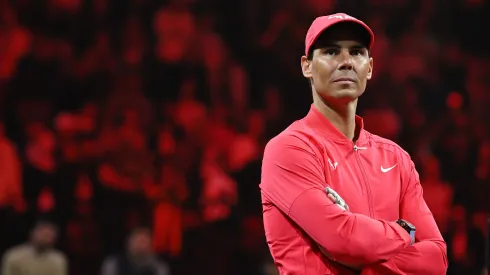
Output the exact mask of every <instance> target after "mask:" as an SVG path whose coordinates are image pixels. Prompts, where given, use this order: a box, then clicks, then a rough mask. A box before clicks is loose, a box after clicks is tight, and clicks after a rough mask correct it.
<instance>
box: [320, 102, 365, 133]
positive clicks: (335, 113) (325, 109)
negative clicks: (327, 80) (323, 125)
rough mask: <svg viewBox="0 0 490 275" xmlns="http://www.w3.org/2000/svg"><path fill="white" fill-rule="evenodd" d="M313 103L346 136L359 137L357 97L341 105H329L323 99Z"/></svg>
mask: <svg viewBox="0 0 490 275" xmlns="http://www.w3.org/2000/svg"><path fill="white" fill-rule="evenodd" d="M313 104H314V105H315V107H316V108H317V110H318V111H320V112H321V113H322V114H323V115H324V116H325V117H326V118H327V119H328V120H329V121H330V123H332V124H333V125H334V126H335V128H337V129H338V130H339V131H340V132H341V133H343V134H344V136H345V137H347V138H348V139H350V140H356V139H357V135H358V131H356V107H357V99H356V100H354V101H351V102H348V103H347V104H344V105H340V106H329V105H328V104H326V103H325V102H324V101H323V100H315V101H314V102H313Z"/></svg>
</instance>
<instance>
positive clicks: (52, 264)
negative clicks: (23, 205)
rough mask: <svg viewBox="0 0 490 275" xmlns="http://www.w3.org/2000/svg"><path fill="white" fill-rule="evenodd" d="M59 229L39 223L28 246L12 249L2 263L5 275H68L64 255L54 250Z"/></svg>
mask: <svg viewBox="0 0 490 275" xmlns="http://www.w3.org/2000/svg"><path fill="white" fill-rule="evenodd" d="M56 237H57V228H56V226H55V225H54V224H52V223H51V222H48V221H45V220H42V221H38V222H37V223H36V225H35V227H34V228H33V230H32V232H31V236H30V240H29V242H28V243H27V244H24V245H20V246H17V247H14V248H12V249H11V250H9V251H8V252H6V253H5V255H4V257H3V261H2V274H3V275H67V274H68V263H67V260H66V258H65V256H64V254H63V253H61V252H59V251H57V250H55V249H53V245H54V243H55V240H56Z"/></svg>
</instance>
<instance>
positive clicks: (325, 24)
mask: <svg viewBox="0 0 490 275" xmlns="http://www.w3.org/2000/svg"><path fill="white" fill-rule="evenodd" d="M342 22H352V23H356V24H358V25H359V26H361V27H362V28H363V29H364V30H365V31H366V32H367V34H368V36H369V43H368V49H371V46H372V45H373V42H374V33H373V31H372V30H371V28H369V27H368V25H366V23H364V22H362V21H361V20H359V19H357V18H354V17H352V16H350V15H347V14H345V13H336V14H331V15H326V16H320V17H317V18H315V20H313V23H311V26H310V28H309V29H308V32H307V33H306V39H305V54H306V55H308V52H309V51H310V48H311V46H312V45H313V43H315V41H316V40H317V38H318V37H319V36H320V34H322V33H323V32H324V31H325V30H326V29H328V28H330V27H331V26H333V25H335V24H338V23H342Z"/></svg>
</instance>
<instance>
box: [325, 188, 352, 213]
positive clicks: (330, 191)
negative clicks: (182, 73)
mask: <svg viewBox="0 0 490 275" xmlns="http://www.w3.org/2000/svg"><path fill="white" fill-rule="evenodd" d="M325 191H326V192H327V197H328V198H329V199H330V200H331V201H332V202H333V203H335V204H336V205H338V206H339V207H340V208H342V209H344V210H347V211H349V206H348V205H347V204H346V203H345V201H344V200H343V199H342V197H340V195H339V194H337V192H335V190H333V189H332V188H330V187H327V188H326V189H325Z"/></svg>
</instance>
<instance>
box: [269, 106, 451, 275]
mask: <svg viewBox="0 0 490 275" xmlns="http://www.w3.org/2000/svg"><path fill="white" fill-rule="evenodd" d="M356 123H357V125H360V126H361V131H360V134H359V138H358V140H357V141H356V142H355V143H354V142H353V141H351V140H349V139H347V138H346V137H345V136H344V135H343V134H342V133H341V132H340V131H339V130H338V129H337V128H335V127H334V126H333V125H332V124H331V123H330V122H329V120H328V119H327V118H325V117H324V116H323V115H322V114H321V113H320V112H319V111H318V110H317V109H316V108H315V107H314V106H313V105H312V107H311V110H310V112H309V113H308V115H307V116H306V117H305V118H303V119H301V120H299V121H296V122H294V123H293V124H292V125H291V126H289V127H288V128H287V129H286V130H284V131H283V132H282V133H281V134H279V135H278V136H276V137H275V138H273V139H272V140H271V141H269V143H268V144H267V146H266V148H265V152H264V159H263V163H262V179H261V184H260V188H261V193H262V205H263V218H264V227H265V234H266V238H267V243H268V245H269V248H270V251H271V253H272V256H273V258H274V261H275V263H276V266H277V267H278V269H279V272H280V274H281V275H303V274H304V275H317V274H318V275H325V274H356V273H361V274H366V275H367V274H417V275H420V274H434V275H436V274H437V275H439V274H446V269H447V257H446V243H445V242H444V240H443V238H442V236H441V234H440V232H439V229H438V228H437V225H436V223H435V221H434V218H433V217H432V213H431V212H430V210H429V209H428V207H427V205H426V203H425V201H424V199H423V196H422V187H421V186H420V182H419V176H418V173H417V171H416V170H415V167H414V164H413V162H412V161H411V159H410V156H409V155H408V154H407V153H406V152H405V151H404V150H402V149H401V148H400V147H399V146H398V145H396V144H395V143H394V142H392V141H389V140H387V139H384V138H381V137H379V136H376V135H373V134H371V133H369V132H367V131H365V130H364V129H362V119H361V118H360V117H356ZM327 186H330V187H331V188H333V189H334V190H335V191H337V193H338V194H339V195H340V196H341V197H342V198H343V199H344V200H345V201H346V203H347V204H348V206H349V211H345V210H342V209H341V208H340V207H338V206H337V205H335V204H333V202H332V201H331V200H330V199H329V198H328V197H327V195H326V193H325V187H327ZM399 218H401V219H404V220H407V221H408V222H410V223H412V224H413V225H414V226H415V227H416V229H417V231H416V242H415V243H414V244H413V245H410V236H409V234H408V233H407V232H406V231H405V230H404V229H402V228H401V227H400V226H399V225H398V224H396V223H395V221H396V220H397V219H399ZM318 245H320V246H322V247H323V248H324V249H325V251H326V253H327V254H328V255H329V257H328V258H327V257H326V256H324V254H323V253H321V252H320V251H319V249H318ZM329 258H330V259H333V260H329ZM339 262H340V263H343V264H346V265H353V266H359V265H361V266H362V271H361V272H355V271H353V270H351V269H349V268H346V267H345V266H344V265H341V264H339Z"/></svg>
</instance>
